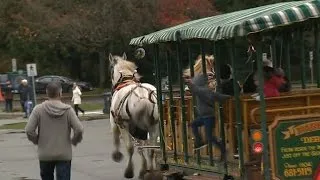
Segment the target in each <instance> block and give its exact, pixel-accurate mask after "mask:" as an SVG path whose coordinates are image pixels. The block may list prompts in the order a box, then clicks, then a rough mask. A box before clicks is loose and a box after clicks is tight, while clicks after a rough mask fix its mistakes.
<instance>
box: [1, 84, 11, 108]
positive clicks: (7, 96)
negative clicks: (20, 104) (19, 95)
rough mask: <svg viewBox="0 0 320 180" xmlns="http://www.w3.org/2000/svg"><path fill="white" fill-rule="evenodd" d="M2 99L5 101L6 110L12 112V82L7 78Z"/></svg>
mask: <svg viewBox="0 0 320 180" xmlns="http://www.w3.org/2000/svg"><path fill="white" fill-rule="evenodd" d="M3 93H4V99H5V102H6V112H12V101H13V93H12V84H11V82H10V81H9V80H8V81H7V82H6V86H5V88H4V90H3Z"/></svg>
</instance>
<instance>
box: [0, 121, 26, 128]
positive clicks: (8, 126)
mask: <svg viewBox="0 0 320 180" xmlns="http://www.w3.org/2000/svg"><path fill="white" fill-rule="evenodd" d="M26 124H27V122H19V123H12V124H5V125H2V126H0V129H24V128H25V126H26Z"/></svg>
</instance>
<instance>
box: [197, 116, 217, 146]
mask: <svg viewBox="0 0 320 180" xmlns="http://www.w3.org/2000/svg"><path fill="white" fill-rule="evenodd" d="M214 125H215V118H214V117H200V118H198V119H196V120H194V121H192V124H191V127H192V132H193V135H194V136H195V141H196V145H197V146H200V145H201V144H202V143H203V142H202V141H201V135H200V134H199V127H201V126H204V127H205V134H206V138H207V142H212V144H215V145H218V147H219V148H221V143H220V142H219V141H218V140H217V138H216V137H215V136H213V135H212V131H213V128H214ZM205 144H207V143H205Z"/></svg>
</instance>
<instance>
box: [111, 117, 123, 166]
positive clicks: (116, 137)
mask: <svg viewBox="0 0 320 180" xmlns="http://www.w3.org/2000/svg"><path fill="white" fill-rule="evenodd" d="M110 118H112V117H110ZM112 121H113V119H112ZM112 133H113V145H114V147H115V150H114V151H113V153H112V160H113V161H115V162H120V161H121V160H122V159H123V154H122V153H121V152H120V129H119V127H118V126H117V125H114V126H113V127H112Z"/></svg>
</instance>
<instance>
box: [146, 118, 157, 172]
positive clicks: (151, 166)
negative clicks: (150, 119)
mask: <svg viewBox="0 0 320 180" xmlns="http://www.w3.org/2000/svg"><path fill="white" fill-rule="evenodd" d="M149 135H150V139H149V142H150V143H151V144H150V145H157V140H158V137H159V126H158V124H157V125H154V126H153V127H152V128H150V129H149ZM148 152H149V154H148V158H149V170H150V171H153V170H154V157H155V156H154V155H155V153H154V149H150V150H149V151H148Z"/></svg>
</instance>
